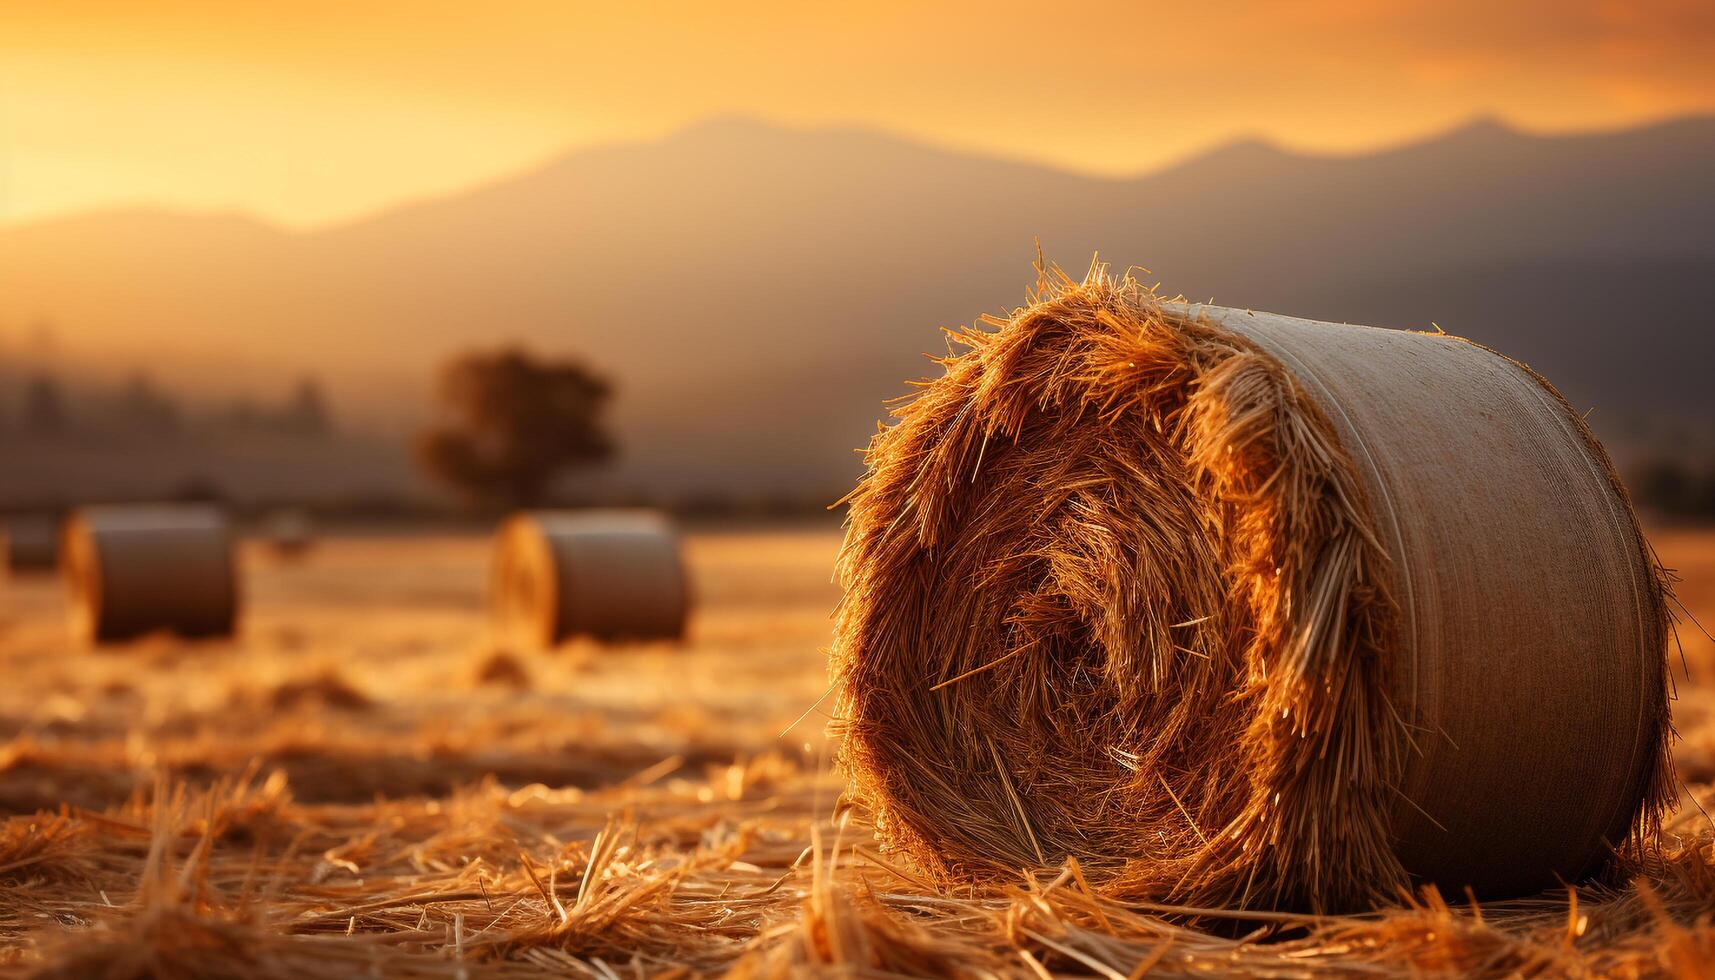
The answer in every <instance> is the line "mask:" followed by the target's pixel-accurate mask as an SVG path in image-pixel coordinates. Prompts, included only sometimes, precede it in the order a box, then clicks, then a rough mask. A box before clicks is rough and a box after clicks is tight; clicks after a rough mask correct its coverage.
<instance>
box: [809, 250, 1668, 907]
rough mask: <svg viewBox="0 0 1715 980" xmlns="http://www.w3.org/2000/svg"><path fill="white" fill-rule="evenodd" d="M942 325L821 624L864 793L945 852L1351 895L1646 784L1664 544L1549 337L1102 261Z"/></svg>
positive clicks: (972, 865)
mask: <svg viewBox="0 0 1715 980" xmlns="http://www.w3.org/2000/svg"><path fill="white" fill-rule="evenodd" d="M953 339H954V341H955V342H956V343H957V344H958V345H960V346H962V347H963V348H964V349H963V351H962V352H959V353H956V354H954V355H950V356H949V357H948V358H946V359H945V360H944V361H943V362H942V364H943V366H944V368H945V373H944V374H943V375H942V376H941V377H939V378H936V379H934V380H933V381H930V382H927V383H925V385H924V386H923V388H922V389H921V391H920V392H919V394H917V395H916V396H915V397H914V398H913V399H912V400H910V401H908V402H906V403H904V404H903V405H901V406H900V407H899V408H898V409H897V410H896V415H897V419H898V421H897V423H896V424H894V425H893V426H891V427H889V428H887V429H885V430H883V431H882V432H881V433H879V434H878V435H877V436H876V438H875V439H874V441H873V442H872V444H871V446H870V449H869V451H868V454H867V461H868V466H869V473H868V475H867V477H866V478H865V479H864V481H863V482H862V484H861V485H860V486H859V488H858V489H857V490H856V491H855V492H854V493H853V495H852V497H851V498H850V504H851V510H850V516H849V525H848V534H847V540H846V546H845V550H844V553H843V555H842V559H841V569H842V575H843V579H844V582H845V584H846V586H847V589H848V592H847V596H846V599H845V602H844V604H843V606H842V608H841V611H840V614H839V622H838V636H837V641H836V647H835V651H834V664H835V670H836V673H837V675H838V677H839V679H840V680H841V681H842V682H843V683H842V695H841V704H840V710H839V712H838V715H839V717H840V718H841V719H842V725H843V727H844V731H845V734H846V739H845V747H844V750H843V751H844V755H843V763H844V765H845V767H846V770H847V771H848V773H849V775H850V778H851V780H852V782H853V785H854V789H855V792H856V795H857V796H859V797H860V798H861V799H863V800H865V801H867V802H868V803H869V804H870V805H871V806H872V807H873V810H874V812H875V816H876V818H877V820H878V826H879V828H880V832H881V834H882V836H883V838H884V840H886V841H888V842H889V843H891V844H892V845H894V846H896V847H898V848H900V849H903V850H904V851H906V852H908V853H909V854H910V855H912V856H913V857H915V858H916V859H917V861H918V863H919V864H921V865H922V866H924V867H925V868H926V869H927V870H928V871H930V872H931V873H933V874H935V875H937V876H939V877H941V878H942V879H943V880H946V879H969V878H989V879H993V878H997V877H1006V876H1013V877H1014V878H1016V875H1017V873H1018V871H1019V869H1020V868H1021V867H1031V866H1037V865H1041V864H1044V863H1046V864H1048V865H1053V866H1057V865H1059V864H1061V863H1062V862H1064V861H1065V860H1066V859H1068V858H1076V859H1077V861H1078V862H1079V864H1080V866H1081V867H1082V868H1083V869H1084V870H1085V871H1086V872H1087V873H1088V874H1089V875H1090V877H1091V880H1092V882H1093V883H1096V886H1097V887H1099V888H1100V889H1101V890H1103V891H1104V892H1106V893H1108V894H1110V895H1116V896H1126V897H1133V898H1145V899H1159V900H1167V901H1173V902H1180V903H1186V904H1190V905H1198V906H1227V907H1233V906H1242V907H1262V906H1288V907H1291V906H1300V907H1309V908H1315V909H1332V908H1351V907H1358V906H1363V905H1366V904H1369V903H1372V902H1375V901H1377V900H1382V899H1389V898H1395V897H1397V896H1398V895H1399V894H1400V889H1401V888H1402V887H1406V886H1408V885H1409V884H1410V883H1411V882H1412V881H1413V880H1414V879H1416V880H1426V881H1429V882H1434V883H1438V884H1440V885H1442V886H1444V887H1446V888H1450V889H1451V891H1452V893H1454V894H1458V893H1460V891H1461V889H1463V888H1465V887H1467V886H1468V887H1470V888H1471V889H1473V890H1474V892H1475V893H1476V894H1478V895H1481V896H1497V895H1513V894H1521V893H1525V892H1529V891H1532V890H1535V889H1539V888H1542V887H1545V886H1552V885H1553V884H1554V883H1555V882H1556V880H1557V879H1563V880H1577V879H1580V878H1583V877H1586V876H1588V875H1590V874H1592V873H1594V872H1597V871H1599V870H1600V869H1602V868H1603V866H1604V865H1605V864H1607V863H1608V861H1609V859H1610V857H1611V856H1612V855H1613V854H1614V853H1615V849H1616V848H1620V849H1623V848H1624V847H1625V846H1626V845H1627V844H1628V842H1631V843H1636V842H1637V841H1639V840H1641V839H1643V837H1645V836H1646V835H1647V833H1648V831H1649V830H1650V828H1651V827H1652V825H1653V824H1654V823H1655V822H1656V821H1657V819H1658V816H1659V814H1660V812H1661V810H1662V808H1663V807H1664V806H1665V804H1666V802H1667V800H1668V798H1669V796H1670V793H1671V787H1672V776H1671V762H1670V759H1669V756H1668V754H1667V752H1666V742H1667V739H1668V737H1669V722H1668V713H1667V703H1666V683H1667V675H1666V671H1665V668H1664V651H1665V645H1666V634H1667V632H1668V629H1669V622H1668V616H1667V612H1666V605H1665V587H1664V584H1663V579H1662V577H1661V575H1660V573H1659V571H1658V569H1657V567H1656V566H1655V564H1654V563H1653V561H1652V560H1651V559H1650V558H1649V557H1648V552H1647V549H1646V546H1645V544H1644V542H1643V539H1642V536H1641V534H1640V531H1639V529H1638V526H1637V523H1636V520H1635V518H1634V516H1633V514H1632V511H1631V508H1630V506H1629V504H1628V502H1627V499H1626V496H1625V492H1624V490H1623V489H1622V488H1621V486H1620V484H1619V482H1618V480H1617V478H1616V477H1615V475H1614V472H1613V469H1612V467H1611V466H1610V464H1609V463H1608V461H1607V457H1606V456H1605V455H1604V453H1603V452H1602V450H1601V448H1600V447H1599V446H1598V445H1597V443H1596V442H1595V440H1594V439H1593V437H1592V436H1591V435H1590V433H1589V431H1588V430H1587V429H1586V428H1585V427H1584V425H1583V423H1582V421H1581V420H1580V419H1579V417H1578V416H1577V414H1576V413H1574V412H1573V411H1572V410H1571V409H1570V407H1569V406H1568V405H1567V404H1566V403H1565V402H1564V401H1563V400H1562V399H1561V398H1560V396H1559V395H1558V394H1557V393H1556V392H1555V391H1554V389H1553V388H1552V387H1550V386H1549V385H1548V383H1547V382H1545V381H1543V380H1542V379H1541V378H1539V377H1538V376H1536V375H1535V374H1533V373H1532V372H1530V371H1529V369H1527V368H1525V367H1523V366H1522V365H1519V364H1517V363H1515V362H1513V361H1510V360H1508V359H1507V358H1505V357H1502V356H1500V355H1498V354H1496V353H1494V352H1492V351H1489V350H1487V349H1485V348H1483V347H1480V346H1477V345H1475V344H1471V343H1468V342H1466V341H1462V340H1459V339H1457V338H1453V337H1449V336H1445V335H1440V334H1426V333H1414V332H1405V331H1393V330H1377V329H1372V328H1367V327H1355V326H1337V325H1331V324H1323V323H1314V322H1311V321H1306V320H1298V319H1293V318H1289V317H1281V316H1273V315H1270V314H1262V313H1251V312H1246V311H1238V310H1225V309H1219V308H1215V307H1205V306H1198V305H1190V304H1185V303H1182V302H1172V301H1165V300H1163V299H1162V298H1160V297H1158V296H1156V295H1155V294H1154V293H1153V292H1152V291H1150V290H1147V289H1145V288H1142V287H1141V286H1140V285H1139V284H1137V283H1136V282H1134V281H1132V280H1130V279H1129V278H1127V279H1125V280H1123V281H1119V282H1115V281H1113V280H1111V279H1109V278H1107V276H1106V273H1105V270H1104V269H1103V268H1101V267H1100V266H1098V267H1095V268H1093V269H1092V271H1091V273H1090V275H1089V276H1088V277H1087V278H1086V279H1085V280H1084V281H1083V282H1074V281H1072V280H1070V279H1068V278H1066V277H1065V276H1064V275H1062V274H1059V273H1058V270H1055V271H1054V272H1052V273H1049V274H1047V275H1045V276H1044V281H1043V282H1042V283H1039V285H1038V289H1037V295H1035V296H1034V297H1033V301H1032V302H1031V303H1030V305H1028V306H1027V307H1025V308H1023V309H1020V310H1017V311H1015V312H1014V313H1012V314H1011V315H1010V316H1009V317H1006V318H1004V319H1000V318H990V319H987V320H985V321H984V324H983V325H982V326H979V327H977V328H974V329H969V330H965V331H962V332H958V333H955V334H954V335H953Z"/></svg>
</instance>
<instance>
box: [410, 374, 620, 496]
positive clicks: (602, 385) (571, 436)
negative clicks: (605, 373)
mask: <svg viewBox="0 0 1715 980" xmlns="http://www.w3.org/2000/svg"><path fill="white" fill-rule="evenodd" d="M612 392H613V389H612V387H611V386H610V385H609V384H608V382H607V380H606V379H604V378H602V377H600V376H599V375H597V374H595V373H594V372H593V371H591V370H590V369H589V368H587V367H586V366H585V365H584V364H583V363H582V362H580V361H577V360H571V359H566V360H546V359H538V358H536V357H534V356H533V355H531V354H530V353H529V352H527V351H524V350H521V349H517V348H509V349H504V350H500V351H495V352H473V353H469V354H465V355H463V356H461V357H458V358H455V359H454V360H452V361H451V362H449V363H448V364H447V365H446V367H445V368H443V369H442V372H441V379H440V391H439V395H440V399H441V401H442V403H443V404H444V406H445V407H446V409H447V415H448V418H447V420H446V422H445V423H443V424H442V425H439V426H437V427H435V428H433V429H430V430H429V431H427V432H425V433H423V435H422V437H421V439H420V440H419V442H418V444H417V458H418V460H419V461H420V462H421V464H422V466H423V468H424V469H425V470H427V471H428V473H429V475H430V476H432V477H434V478H435V479H437V480H439V481H441V482H442V483H445V484H447V485H448V486H450V487H452V488H453V489H455V490H457V491H459V492H460V493H462V494H463V495H464V496H465V497H466V498H467V499H469V500H471V501H472V502H475V503H491V504H500V505H503V506H507V507H527V506H531V505H534V504H537V503H540V502H541V500H542V497H543V494H544V493H545V492H546V491H547V489H548V486H549V484H550V483H551V482H552V481H553V479H554V477H555V476H557V475H558V474H560V473H561V472H563V471H565V470H568V469H572V468H576V467H581V466H589V465H592V464H595V463H600V462H602V461H604V460H606V459H608V458H609V457H611V456H612V455H613V451H614V447H613V441H612V439H611V438H609V436H608V433H607V429H606V427H605V426H604V424H603V420H602V415H603V411H604V409H605V408H606V406H607V401H608V398H609V396H610V395H611V394H612Z"/></svg>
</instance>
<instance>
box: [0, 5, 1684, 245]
mask: <svg viewBox="0 0 1715 980" xmlns="http://www.w3.org/2000/svg"><path fill="white" fill-rule="evenodd" d="M645 8H646V9H645ZM668 8H672V9H671V10H668ZM1091 9H1092V10H1094V12H1093V13H1091V14H1090V15H1088V16H1085V17H1083V18H1081V19H1079V20H1077V21H1070V20H1052V19H1045V18H1044V17H1043V16H1042V14H1041V8H1039V7H1033V6H1027V5H1024V4H1007V5H985V6H984V7H983V8H982V10H981V12H960V11H949V10H935V11H917V10H914V9H913V8H912V7H911V6H910V5H906V4H900V3H889V4H877V5H870V6H867V7H865V8H864V9H863V10H859V11H831V10H803V9H798V8H791V7H778V6H776V5H773V4H769V3H761V2H754V0H752V2H745V3H740V4H737V5H724V6H721V7H703V6H700V5H690V6H686V5H673V4H663V3H653V4H646V5H643V7H632V8H627V9H626V10H615V9H609V8H605V7H589V8H583V7H576V6H569V5H565V4H555V3H547V2H530V3H524V4H519V5H513V6H509V7H508V8H507V12H506V15H505V16H501V15H497V14H495V13H494V12H493V11H485V10H480V9H478V10H473V9H471V8H469V7H467V6H459V5H447V6H445V7H431V6H427V5H423V6H412V7H409V8H407V7H404V6H403V5H400V6H397V7H394V8H392V9H384V10H375V9H364V10H362V11H337V12H336V11H335V10H334V9H333V8H320V7H312V8H309V9H299V8H290V9H282V8H263V9H261V10H253V11H247V12H246V14H245V15H244V16H239V15H235V14H232V13H229V12H228V10H227V8H226V7H225V6H224V5H220V4H215V3H211V2H208V0H173V2H163V3H160V4H151V5H148V10H147V11H146V12H145V11H143V10H141V9H139V8H138V7H137V5H132V4H127V3H125V2H123V0H85V2H81V3H79V4H77V5H76V9H75V10H72V9H70V5H55V4H40V5H37V4H32V3H28V2H25V3H22V4H18V5H12V6H9V7H8V8H7V9H5V10H4V11H0V223H16V222H20V221H28V220H33V219H37V218H42V217H48V216H52V215H58V214H64V213H68V212H75V211H82V210H87V209H92V208H102V207H109V206H128V205H150V206H164V207H173V208H185V209H194V210H204V211H210V210H212V211H239V212H243V213H247V214H251V215H255V216H257V217H260V218H264V219H266V220H269V221H273V222H276V223H280V224H284V225H287V226H293V227H308V226H318V225H325V224H329V223H337V222H339V221H342V220H346V219H349V218H353V217H358V216H361V215H363V214H366V213H369V212H373V211H376V210H380V209H383V208H386V207H388V206H390V205H394V204H398V203H401V202H404V201H408V200H412V199H416V198H421V197H425V196H433V195H437V194H444V193H453V192H457V191H460V190H463V189H465V188H469V187H472V186H477V185H481V184H484V183H487V182H490V181H493V180H496V179H501V178H504V177H506V176H508V175H511V174H514V173H517V172H520V171H524V170H528V169H529V168H531V167H532V166H536V165H539V164H541V163H542V162H544V161H546V160H549V159H552V158H554V157H556V156H559V155H561V154H564V153H566V152H569V151H575V150H578V149H581V148H587V147H591V146H597V145H604V144H611V143H630V142H637V141H644V140H652V139H659V138H662V137H664V136H667V135H669V134H671V133H673V132H675V131H677V130H680V129H682V128H684V127H686V126H689V125H693V124H695V123H697V122H699V121H702V120H705V119H708V118H711V117H729V116H742V117H753V118H758V119H762V120H765V121H768V122H771V123H776V124H779V125H783V126H790V127H799V128H823V127H829V126H857V127H862V128H867V129H874V130H878V131H882V132H887V133H893V134H898V135H900V136H902V137H905V138H907V139H910V140H913V141H916V142H922V143H927V144H930V145H934V146H938V147H945V148H949V149H953V150H957V151H961V152H970V153H977V154H983V155H988V156H996V157H1003V158H1008V159H1014V160H1024V161H1029V162H1033V163H1040V164H1044V165H1048V166H1053V167H1058V168H1063V169H1068V170H1073V171H1077V172H1084V173H1094V174H1102V175H1112V176H1125V175H1135V174H1140V173H1147V172H1149V171H1151V170H1154V169H1157V168H1159V167H1161V166H1164V165H1168V164H1171V163H1173V162H1174V161H1176V160H1180V159H1184V158H1186V157H1189V156H1193V155H1195V154H1197V153H1199V152H1203V151H1206V150H1208V149H1211V148H1213V147H1216V146H1219V145H1221V144H1223V143H1227V142H1230V141H1232V140H1235V139H1240V138H1262V139H1266V140H1268V141H1270V142H1274V143H1277V144H1280V145H1282V146H1284V147H1288V148H1290V149H1292V150H1295V151H1299V152H1315V153H1354V152H1363V151H1367V150H1372V149H1376V148H1381V147H1386V146H1390V145H1397V144H1400V143H1406V142H1412V141H1415V140H1419V139H1423V138H1427V137H1430V136H1433V135H1434V134H1436V133H1438V132H1441V131H1445V130H1448V129H1451V128H1454V127H1456V126H1458V125H1461V124H1463V123H1465V122H1468V121H1469V120H1470V119H1472V118H1473V117H1479V116H1492V117H1499V118H1502V119H1504V120H1506V121H1507V122H1508V124H1510V125H1512V126H1515V127H1517V128H1520V129H1525V130H1529V131H1534V132H1567V131H1583V130H1593V129H1612V128H1618V127H1625V126H1632V125H1641V124H1646V123H1649V122H1652V121H1657V120H1661V119H1664V118H1671V117H1676V116H1681V115H1689V114H1699V113H1708V112H1711V111H1715V63H1712V62H1711V60H1710V59H1708V58H1707V57H1706V55H1705V54H1704V53H1705V52H1706V51H1708V50H1711V49H1715V8H1710V7H1708V5H1707V4H1700V3H1697V2H1686V0H1651V2H1649V3H1646V4H1625V3H1618V2H1611V0H1583V2H1576V3H1567V4H1562V3H1551V2H1546V0H1535V2H1527V3H1522V4H1515V5H1506V6H1505V7H1504V8H1496V7H1495V6H1494V5H1479V4H1477V3H1476V2H1475V0H1462V2H1456V3H1446V4H1435V3H1430V2H1425V0H1406V2H1399V3H1394V4H1390V5H1388V6H1387V7H1386V8H1385V9H1375V8H1373V6H1372V5H1370V4H1366V3H1362V2H1359V0H1313V2H1310V3H1307V4H1306V3H1298V4H1289V3H1284V2H1276V0H1263V2H1257V3H1248V4H1247V3H1238V2H1233V0H1220V2H1213V3H1209V4H1205V5H1203V6H1202V8H1201V9H1199V11H1198V12H1197V13H1195V14H1189V13H1186V12H1183V11H1177V10H1162V11H1156V12H1153V13H1150V14H1144V13H1140V12H1138V11H1137V10H1135V9H1133V8H1132V7H1131V6H1130V5H1124V4H1113V5H1098V7H1097V8H1091Z"/></svg>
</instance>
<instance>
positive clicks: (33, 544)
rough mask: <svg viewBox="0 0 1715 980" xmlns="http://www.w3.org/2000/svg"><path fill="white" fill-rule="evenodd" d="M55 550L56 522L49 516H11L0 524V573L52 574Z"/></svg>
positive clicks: (56, 551) (58, 527)
mask: <svg viewBox="0 0 1715 980" xmlns="http://www.w3.org/2000/svg"><path fill="white" fill-rule="evenodd" d="M59 546H60V525H59V520H58V519H57V518H55V517H54V516H52V515H50V514H13V515H10V516H8V517H6V518H5V519H4V520H0V554H3V555H4V563H3V565H0V570H4V571H7V572H46V571H52V570H53V568H54V566H55V565H57V564H58V563H59V554H60V547H59Z"/></svg>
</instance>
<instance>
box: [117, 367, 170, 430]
mask: <svg viewBox="0 0 1715 980" xmlns="http://www.w3.org/2000/svg"><path fill="white" fill-rule="evenodd" d="M119 412H120V414H121V416H122V419H121V421H122V422H123V423H124V424H125V425H128V426H130V427H132V428H135V429H141V430H143V431H146V432H176V431H178V429H179V421H180V419H179V406H178V405H176V404H174V402H173V400H172V399H171V398H168V397H167V396H166V395H165V394H162V393H161V391H160V389H158V388H156V387H155V383H154V382H153V381H151V380H149V376H148V375H147V374H144V373H143V372H141V371H139V372H138V373H136V374H133V375H132V376H131V379H130V380H129V381H127V382H126V384H125V390H124V391H123V392H122V393H121V394H120V396H119Z"/></svg>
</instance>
